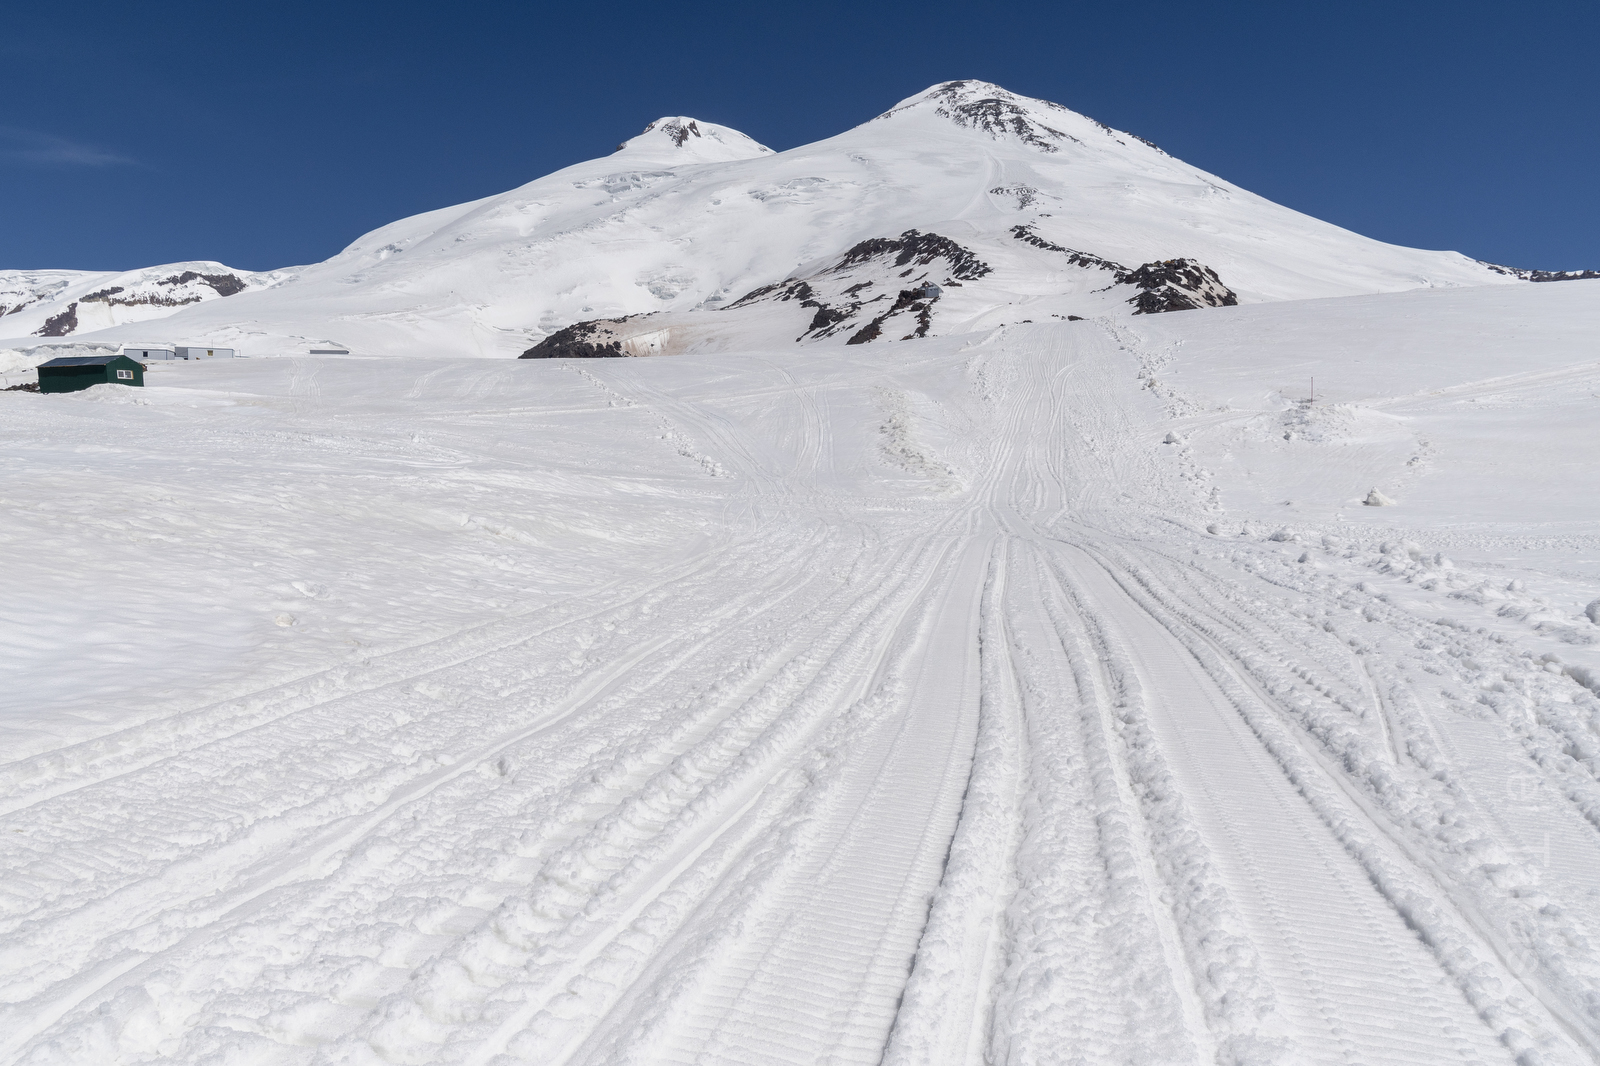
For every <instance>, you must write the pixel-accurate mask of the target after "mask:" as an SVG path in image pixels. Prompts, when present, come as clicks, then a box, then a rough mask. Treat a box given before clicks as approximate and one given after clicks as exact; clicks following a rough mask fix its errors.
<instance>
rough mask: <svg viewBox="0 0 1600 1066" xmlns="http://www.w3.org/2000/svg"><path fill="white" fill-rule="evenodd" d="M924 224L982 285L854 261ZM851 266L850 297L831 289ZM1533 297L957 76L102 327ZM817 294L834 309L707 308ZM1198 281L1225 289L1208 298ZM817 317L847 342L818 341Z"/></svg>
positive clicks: (199, 332) (794, 302)
mask: <svg viewBox="0 0 1600 1066" xmlns="http://www.w3.org/2000/svg"><path fill="white" fill-rule="evenodd" d="M913 231H915V234H914V235H915V236H918V237H923V238H928V237H937V238H940V239H942V240H944V241H946V242H949V243H950V244H952V245H954V246H957V247H958V248H959V249H960V250H961V251H960V253H959V254H960V255H963V256H966V257H969V258H970V259H971V260H972V261H973V262H977V263H981V264H982V265H983V267H984V270H983V271H982V272H981V274H979V275H978V276H977V277H965V278H964V277H963V276H961V275H959V274H954V273H952V265H951V263H950V262H949V261H947V260H945V259H938V260H937V261H934V260H928V261H923V260H921V259H919V260H918V262H916V263H913V264H910V265H912V266H913V267H917V268H919V269H918V270H916V271H913V275H908V276H905V277H902V274H903V272H904V270H905V267H906V265H907V264H905V263H900V262H899V256H898V254H894V255H890V256H888V257H886V258H884V257H880V259H881V261H878V262H865V261H860V257H858V261H856V262H849V260H850V259H851V256H852V253H853V252H855V251H856V250H858V249H860V248H861V247H862V246H863V242H875V241H876V242H885V241H903V240H907V239H912V238H909V237H908V236H907V235H908V234H912V233H913ZM866 258H871V256H867V257H866ZM1178 260H1182V261H1184V262H1175V261H1178ZM1141 271H1142V272H1141ZM846 273H848V274H849V275H850V277H849V283H848V284H839V285H835V286H833V287H832V288H830V287H829V283H830V282H831V281H843V280H844V275H845V274H846ZM1174 279H1176V281H1175V280H1174ZM1184 279H1188V280H1187V281H1185V280H1184ZM1518 280H1520V279H1519V278H1518V277H1517V276H1516V275H1515V274H1514V273H1508V272H1505V271H1503V270H1499V271H1497V270H1496V269H1494V268H1491V267H1489V266H1488V265H1486V264H1483V263H1478V262H1475V261H1473V260H1470V259H1467V258H1466V257H1464V256H1461V255H1459V254H1457V253H1453V252H1430V251H1419V250H1416V249H1410V248H1400V247H1395V246H1393V245H1386V244H1382V243H1379V242H1377V241H1373V240H1370V239H1367V238H1365V237H1362V236H1359V235H1357V234H1354V233H1351V232H1349V231H1346V230H1343V229H1340V228H1338V227H1336V226H1331V225H1328V224H1326V223H1323V222H1319V221H1317V220H1316V219H1313V218H1309V217H1307V216H1305V215H1302V214H1299V213H1297V212H1295V211H1291V210H1288V209H1287V208H1284V207H1280V206H1278V205H1276V204H1273V203H1271V202H1269V201H1267V200H1264V199H1262V198H1261V197H1259V196H1255V195H1254V194H1252V193H1249V192H1247V191H1245V190H1243V189H1240V188H1238V187H1236V186H1234V185H1232V184H1230V183H1228V182H1227V181H1225V180H1223V179H1221V178H1218V177H1215V176H1213V175H1210V174H1207V173H1205V172H1203V171H1201V170H1198V169H1196V168H1194V167H1192V166H1189V165H1188V164H1186V163H1183V162H1182V161H1180V160H1177V159H1174V158H1172V157H1171V156H1169V155H1167V154H1166V153H1164V152H1162V151H1161V150H1160V149H1159V148H1157V147H1155V146H1153V145H1150V144H1148V143H1146V142H1144V141H1142V140H1140V139H1139V138H1137V137H1134V136H1132V135H1129V134H1126V133H1121V132H1118V131H1116V130H1113V129H1110V128H1108V127H1106V126H1104V125H1102V124H1100V123H1098V122H1095V121H1094V120H1092V119H1089V118H1086V117H1085V116H1083V115H1079V114H1077V113H1075V112H1072V111H1070V110H1068V109H1066V108H1064V107H1061V106H1059V105H1056V104H1052V103H1048V102H1045V101H1040V100H1033V99H1028V98H1025V97H1019V96H1016V95H1014V94H1012V93H1009V92H1007V91H1005V90H1004V89H1001V88H999V87H997V86H994V85H989V84H986V83H983V82H974V81H962V82H949V83H946V84H943V85H938V86H935V87H933V88H931V89H929V90H927V91H926V92H924V93H921V94H919V95H917V96H915V97H912V98H910V99H908V100H906V101H903V102H902V103H900V104H899V105H897V106H895V107H894V108H891V109H890V110H889V111H888V112H886V113H885V114H883V115H881V116H879V117H878V118H876V119H874V120H872V121H870V122H867V123H865V124H863V125H861V126H858V127H856V128H855V129H852V130H850V131H848V132H846V133H843V134H840V135H839V136H836V137H832V138H829V139H827V140H824V141H819V142H817V143H815V144H809V145H804V146H802V147H799V148H795V149H792V150H790V151H786V152H777V153H775V152H772V151H771V150H769V149H767V148H764V147H763V146H761V145H759V144H757V143H755V142H754V141H752V140H750V139H749V138H748V137H745V136H744V135H742V134H739V133H737V132H735V131H733V130H729V129H726V128H724V127H720V126H716V125H713V124H710V123H705V122H698V121H696V120H693V119H690V118H687V117H676V118H665V119H661V120H660V121H658V122H656V123H653V124H652V125H651V127H650V128H649V129H647V130H646V131H645V133H643V134H641V135H640V136H638V137H635V138H633V139H632V140H629V141H627V142H625V143H624V144H623V145H622V146H621V147H620V148H619V150H618V151H617V152H616V153H615V154H614V155H611V156H608V157H606V158H604V159H596V160H591V161H589V162H586V163H580V164H577V165H575V166H571V167H568V168H566V169H564V170H561V171H558V172H556V173H554V174H551V175H549V176H547V177H544V178H540V179H539V180H537V181H533V182H530V183H528V184H527V185H524V186H522V187H520V188H518V189H514V190H512V191H510V192H507V193H503V194H501V195H498V196H491V197H487V198H485V199H482V200H478V201H475V202H473V203H469V204H462V205H458V206H455V207H450V208H444V209H441V210H438V211H432V212H429V213H427V214H423V215H418V216H416V217H414V218H409V219H404V220H402V221H399V222H395V223H393V224H391V225H388V226H385V227H383V228H382V229H379V230H376V231H374V232H372V233H369V234H367V235H366V236H364V237H362V238H361V239H360V240H358V241H356V242H355V243H354V244H352V245H351V246H350V247H349V248H347V249H345V250H344V251H343V252H341V253H340V254H339V255H337V256H335V257H333V258H332V259H330V260H328V261H327V262H325V263H320V264H316V265H314V266H310V267H305V268H297V269H296V270H295V272H294V276H293V277H290V278H285V279H284V280H283V281H282V283H281V284H276V285H274V286H272V287H271V288H270V289H267V290H265V291H252V292H244V293H241V294H240V295H239V296H236V297H233V298H230V299H229V300H227V301H221V302H215V301H214V302H208V303H206V304H203V305H200V306H193V307H184V308H182V309H180V310H179V311H178V312H177V313H176V314H173V315H172V316H170V317H169V318H167V319H166V320H165V321H164V322H162V323H160V324H159V325H156V324H153V323H141V324H140V325H139V326H138V327H128V326H121V327H117V328H114V329H111V330H108V331H102V333H103V338H104V339H112V340H115V339H135V334H137V337H138V339H146V338H148V339H153V340H159V339H166V340H171V341H175V342H182V341H186V340H198V339H204V340H206V341H212V342H216V343H219V344H229V345H232V346H234V347H237V348H239V349H241V350H242V351H243V352H245V353H247V354H273V353H282V352H292V351H302V350H304V349H305V348H306V347H307V346H308V345H309V346H311V347H329V346H336V347H345V348H350V349H353V350H356V351H360V352H368V353H374V354H398V355H447V354H448V355H487V356H493V355H501V356H506V355H516V354H519V353H521V352H522V351H524V350H526V349H528V348H529V347H531V346H532V345H534V344H535V343H536V342H539V341H541V340H543V339H545V338H547V337H549V336H550V335H552V334H554V333H555V332H557V331H559V330H562V329H564V328H566V327H569V326H572V325H573V324H575V323H578V322H583V321H588V320H594V319H615V318H620V317H623V316H630V315H642V314H648V313H652V312H671V313H672V314H673V317H672V318H670V319H668V320H666V321H664V322H660V323H651V324H649V325H648V327H640V326H638V325H637V324H635V325H633V326H630V327H629V332H630V333H631V332H635V331H639V330H641V329H642V330H643V332H645V333H651V334H656V335H657V336H655V337H654V338H653V339H646V340H645V341H641V342H638V343H637V344H634V345H633V348H636V349H638V350H641V351H663V350H683V349H684V348H686V347H694V346H696V345H705V344H711V345H724V346H726V345H748V344H749V343H752V342H754V341H761V342H764V343H776V342H778V341H779V340H782V341H783V342H784V343H792V342H793V341H794V340H795V338H797V337H803V338H804V342H805V343H817V342H821V343H840V344H842V343H845V342H846V341H847V340H849V339H851V338H853V337H855V336H857V335H858V334H859V333H860V332H861V331H862V330H863V329H867V328H868V327H869V326H870V325H871V324H872V323H873V322H874V321H875V320H877V319H878V318H879V317H880V316H881V315H885V314H889V312H890V309H891V308H892V307H893V305H894V304H895V303H896V302H897V301H899V300H901V293H902V292H903V291H909V290H910V286H911V285H913V284H918V285H920V284H926V283H928V282H931V283H934V284H936V285H939V286H941V293H940V294H939V298H938V299H937V301H934V302H931V303H930V302H928V301H926V300H924V301H923V306H922V307H921V308H920V309H916V308H912V307H911V304H912V303H914V302H916V300H915V299H914V298H912V299H907V300H906V301H905V302H904V303H902V304H901V307H900V308H899V309H898V310H895V311H893V313H892V314H891V315H890V318H891V319H893V320H892V321H889V320H886V321H882V322H879V324H878V333H877V334H876V336H877V337H878V338H880V339H881V340H883V341H885V342H889V341H893V340H897V339H899V338H900V337H903V336H924V337H925V336H939V335H948V334H951V333H956V332H961V331H964V330H970V329H975V328H983V327H986V326H989V325H995V324H999V323H1002V322H1017V321H1023V320H1029V319H1032V320H1043V319H1046V318H1049V317H1051V316H1057V317H1065V316H1067V315H1077V316H1086V315H1092V314H1100V313H1107V312H1116V313H1128V314H1131V313H1133V312H1134V311H1135V310H1137V309H1139V303H1138V301H1139V299H1140V298H1141V297H1144V298H1145V299H1146V303H1147V304H1148V303H1149V302H1150V301H1154V302H1155V303H1156V304H1163V303H1165V304H1168V305H1170V304H1171V299H1170V297H1172V295H1173V294H1177V295H1178V297H1180V299H1179V300H1178V304H1177V305H1179V306H1182V305H1185V304H1186V302H1197V303H1198V305H1202V306H1204V305H1214V304H1217V303H1227V302H1231V301H1232V300H1233V299H1235V298H1236V299H1237V300H1238V301H1239V302H1241V303H1245V304H1249V303H1259V302H1263V301H1272V300H1289V299H1304V298H1308V297H1324V296H1342V295H1352V294H1358V293H1375V292H1393V291H1399V290H1404V289H1413V288H1424V287H1449V286H1460V285H1485V284H1495V283H1515V282H1517V281H1518ZM802 281H808V282H809V284H810V285H811V287H812V289H813V290H817V291H819V292H821V293H822V296H821V297H820V298H816V299H813V301H812V303H811V304H809V305H807V304H806V296H804V295H802V296H799V297H796V298H792V299H789V300H784V299H782V297H781V294H780V296H779V297H777V298H775V299H773V300H768V301H765V302H762V301H761V300H759V299H757V300H754V301H752V302H750V303H746V304H745V305H744V308H743V310H742V311H738V312H728V313H727V317H725V318H718V317H716V316H707V315H705V314H693V315H689V313H691V312H705V311H709V310H715V309H720V308H726V307H729V306H731V305H733V304H735V303H736V302H738V301H740V300H741V298H743V297H746V296H747V295H748V294H750V293H752V292H753V291H754V290H758V289H762V288H764V287H767V286H778V287H779V289H780V290H781V289H783V288H784V287H785V286H784V283H786V282H788V283H790V285H791V286H792V285H793V283H796V282H802ZM946 281H955V282H958V285H956V286H954V287H951V286H946V285H945V282H946ZM863 282H871V286H870V287H862V284H863ZM902 282H904V284H901V283H902ZM850 285H856V286H858V288H857V289H856V290H855V291H854V292H852V293H846V292H845V291H844V290H845V289H847V288H849V286H850ZM1174 286H1176V287H1174ZM1196 286H1198V287H1199V289H1202V290H1204V292H1205V293H1206V294H1207V295H1206V297H1205V298H1202V299H1199V300H1198V301H1194V300H1192V299H1191V297H1192V295H1193V291H1194V289H1195V287H1196ZM1153 290H1154V295H1148V294H1150V293H1151V292H1152V291H1153ZM774 291H777V290H774ZM59 302H60V301H59V300H57V301H56V304H53V305H52V306H58V305H59ZM852 305H856V306H854V307H852ZM79 306H80V314H82V313H83V311H82V308H83V306H84V305H83V304H81V303H80V305H79ZM752 307H753V309H752ZM824 307H826V313H825V314H824V315H823V317H824V319H827V320H829V321H827V322H825V323H824V325H827V326H829V327H831V328H828V329H817V328H812V323H813V322H814V321H815V320H816V318H817V315H818V313H819V311H821V310H822V309H823V308H824ZM1147 309H1148V308H1147ZM923 312H926V313H927V314H926V318H927V320H928V321H927V325H926V326H925V327H924V328H921V329H920V331H919V327H922V326H923V323H922V321H921V319H922V317H923ZM686 315H687V316H688V317H685V316H686ZM902 318H904V319H905V322H902V321H900V319H902ZM0 321H3V320H0ZM26 322H27V325H28V326H29V331H30V332H31V331H32V330H34V329H37V328H38V327H37V326H36V325H35V324H34V322H33V319H31V318H30V319H27V320H26ZM902 326H904V328H901V327H902ZM663 330H672V331H675V332H672V333H664V332H662V331H663ZM80 332H82V331H81V330H80ZM664 337H665V338H668V340H667V342H663V341H662V338H664ZM97 339H101V338H98V337H97Z"/></svg>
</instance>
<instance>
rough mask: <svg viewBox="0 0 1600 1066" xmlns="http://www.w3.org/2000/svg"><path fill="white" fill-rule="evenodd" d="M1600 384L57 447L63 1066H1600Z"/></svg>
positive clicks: (827, 406)
mask: <svg viewBox="0 0 1600 1066" xmlns="http://www.w3.org/2000/svg"><path fill="white" fill-rule="evenodd" d="M897 254H898V253H897ZM244 298H245V297H230V300H231V299H244ZM790 303H791V304H792V303H793V301H791V302H790ZM1597 331H1600V281H1575V282H1572V283H1569V284H1561V285H1505V286H1501V287H1498V288H1494V289H1483V288H1480V289H1470V290H1468V289H1458V290H1452V291H1413V292H1403V293H1391V294H1382V295H1376V296H1357V297H1347V298H1338V299H1325V300H1312V301H1295V302H1281V303H1276V304H1258V305H1255V306H1239V307H1222V308H1214V309H1211V310H1206V311H1198V312H1186V313H1180V314H1166V315H1156V316H1139V317H1129V316H1125V315H1106V316H1103V317H1100V318H1098V319H1094V320H1089V321H1081V322H1072V323H1064V322H1050V323H1044V322H1035V323H1033V324H1016V325H1008V326H1004V327H997V328H994V329H990V330H984V331H981V332H978V333H974V334H967V335H962V336H956V337H936V336H935V337H929V338H927V339H924V340H921V341H918V342H916V343H907V344H898V343H891V344H883V345H879V346H877V347H873V348H871V349H869V350H870V351H871V352H872V353H873V357H872V358H870V359H864V358H862V357H861V349H860V348H859V347H857V348H851V347H844V346H843V345H842V342H840V343H839V344H837V345H835V344H830V343H826V342H824V343H820V344H814V345H809V346H796V345H795V344H794V343H793V341H792V339H790V338H784V339H783V340H782V342H781V343H780V344H778V345H776V346H774V347H772V348H769V349H765V350H742V351H730V352H722V353H705V352H702V353H691V354H686V355H683V356H680V357H677V358H670V359H607V360H590V361H584V362H579V361H575V360H554V361H509V360H495V361H488V360H473V359H416V358H391V359H372V358H307V357H304V356H301V357H297V358H292V359H272V360H264V359H259V360H235V361H227V362H217V363H187V364H170V363H168V364H156V365H154V366H153V367H152V369H151V371H150V374H149V377H148V378H147V381H148V385H147V387H145V388H143V389H132V388H124V387H121V386H116V385H101V386H97V387H96V388H94V389H91V390H88V391H87V392H84V393H76V394H68V395H64V396H52V395H32V394H24V393H16V392H7V393H0V463H3V464H4V466H3V470H4V483H3V484H4V503H5V506H4V507H0V545H3V546H4V548H5V550H6V551H7V553H8V556H9V558H10V559H11V560H12V565H11V567H10V568H9V570H8V572H7V575H6V580H4V581H3V582H0V647H4V649H5V654H4V655H0V1062H5V1063H7V1064H11V1063H16V1064H18V1066H81V1064H85V1063H94V1064H105V1066H135V1064H151V1063H173V1064H180V1066H191V1064H192V1066H201V1064H213V1063H219V1064H220V1063H254V1064H260V1066H333V1064H368V1063H371V1064H383V1063H404V1064H412V1066H420V1064H427V1063H439V1064H455V1066H462V1064H473V1066H512V1064H516V1063H528V1064H537V1066H549V1064H564V1066H611V1064H619V1063H628V1064H640V1066H643V1064H650V1066H658V1064H674V1066H687V1064H707V1066H735V1064H751V1063H762V1064H765V1063H833V1064H840V1066H879V1064H887V1066H990V1064H993V1066H1047V1064H1054V1063H1064V1062H1065V1063H1084V1064H1091V1066H1127V1064H1129V1063H1137V1064H1148V1066H1156V1064H1161V1066H1168V1064H1170V1066H1268V1064H1273V1066H1349V1064H1352V1063H1363V1064H1365V1063H1372V1064H1382V1066H1459V1064H1463V1063H1473V1064H1480V1066H1530V1064H1539V1066H1593V1064H1594V1063H1595V1062H1596V1060H1597V1056H1600V519H1597V513H1596V510H1595V507H1594V501H1595V499H1596V498H1600V468H1597V466H1596V464H1595V463H1594V461H1593V455H1594V452H1595V449H1594V443H1593V437H1594V427H1595V426H1596V425H1597V424H1600V353H1597V352H1596V350H1595V347H1594V337H1595V336H1596V335H1597ZM874 343H876V342H874ZM1313 375H1314V376H1315V377H1316V380H1317V390H1318V396H1319V398H1318V401H1317V402H1316V403H1315V404H1312V403H1309V402H1306V400H1307V397H1306V394H1305V388H1306V386H1308V385H1309V378H1310V377H1311V376H1313ZM1373 487H1377V488H1379V489H1381V490H1383V491H1384V492H1385V493H1386V494H1388V495H1389V496H1390V497H1391V498H1393V499H1394V500H1396V501H1397V502H1396V503H1395V504H1394V505H1393V506H1383V507H1376V506H1365V505H1363V503H1362V502H1361V500H1362V498H1363V495H1364V494H1366V493H1367V492H1368V491H1369V490H1370V489H1371V488H1373Z"/></svg>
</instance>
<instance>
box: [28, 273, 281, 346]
mask: <svg viewBox="0 0 1600 1066" xmlns="http://www.w3.org/2000/svg"><path fill="white" fill-rule="evenodd" d="M292 276H293V275H292V273H291V272H289V271H282V270H275V271H269V272H266V273H250V272H248V271H240V270H234V269H233V268H231V267H226V266H223V265H222V264H221V263H209V262H199V263H167V264H165V265H163V266H154V267H143V268H141V269H139V270H129V271H125V272H122V273H118V272H116V271H89V270H13V271H3V272H0V342H3V341H10V342H12V343H13V344H15V345H20V344H25V343H28V342H32V343H39V342H38V341H33V340H32V339H33V338H35V337H42V338H52V337H73V338H77V337H79V336H81V335H83V334H87V333H94V332H97V331H100V330H104V329H109V328H111V327H114V326H121V325H126V324H130V323H144V322H151V321H155V320H157V319H162V318H166V317H167V316H169V315H172V314H174V313H176V312H177V311H179V310H181V309H183V308H185V307H192V306H194V305H195V304H199V303H204V302H206V301H209V300H217V299H221V298H222V297H225V296H234V295H237V294H239V293H243V292H252V291H258V290H261V289H267V288H271V287H272V286H274V285H279V284H282V283H283V282H284V281H286V280H288V279H289V278H291V277H292Z"/></svg>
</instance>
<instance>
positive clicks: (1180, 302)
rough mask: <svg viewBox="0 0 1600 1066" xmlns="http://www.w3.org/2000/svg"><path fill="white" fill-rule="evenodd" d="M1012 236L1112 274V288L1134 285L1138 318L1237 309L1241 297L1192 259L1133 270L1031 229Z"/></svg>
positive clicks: (1020, 228)
mask: <svg viewBox="0 0 1600 1066" xmlns="http://www.w3.org/2000/svg"><path fill="white" fill-rule="evenodd" d="M1011 235H1012V236H1013V237H1015V238H1016V239H1017V240H1019V241H1023V242H1025V243H1027V244H1031V245H1033V246H1034V247H1035V248H1042V249H1044V250H1045V251H1049V252H1058V253H1061V254H1063V255H1065V256H1066V257H1067V261H1068V262H1069V263H1071V264H1073V265H1074V266H1080V267H1086V268H1092V269H1096V270H1108V271H1111V274H1112V282H1111V286H1116V285H1131V286H1133V287H1134V288H1136V289H1139V290H1140V291H1139V292H1138V293H1136V294H1135V295H1133V296H1131V297H1129V298H1128V300H1127V303H1129V304H1131V305H1133V308H1134V311H1133V313H1134V314H1136V315H1155V314H1162V313H1164V312H1167V311H1193V310H1196V309H1198V308H1201V307H1235V306H1237V305H1238V303H1239V297H1238V295H1237V294H1235V293H1234V291H1233V290H1232V289H1230V288H1228V286H1226V285H1224V284H1223V282H1222V278H1220V277H1219V276H1218V275H1217V272H1216V271H1215V270H1212V269H1211V268H1210V267H1208V266H1206V265H1205V264H1204V263H1200V262H1197V261H1195V260H1193V259H1162V260H1158V261H1156V262H1153V263H1144V264H1142V265H1140V266H1138V267H1135V268H1133V269H1131V270H1130V269H1129V268H1128V267H1125V266H1123V265H1122V264H1121V263H1114V262H1112V261H1111V260H1109V259H1102V258H1100V257H1099V256H1097V255H1094V254H1093V253H1090V252H1080V251H1077V250H1076V249H1073V248H1065V247H1063V246H1061V245H1059V244H1056V243H1055V242H1053V241H1047V240H1045V239H1044V238H1043V237H1041V236H1039V235H1038V234H1037V233H1035V232H1033V227H1032V225H1026V226H1012V227H1011ZM1111 286H1108V288H1109V287H1111Z"/></svg>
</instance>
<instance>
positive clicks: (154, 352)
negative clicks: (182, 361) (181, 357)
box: [122, 344, 178, 362]
mask: <svg viewBox="0 0 1600 1066" xmlns="http://www.w3.org/2000/svg"><path fill="white" fill-rule="evenodd" d="M122 354H123V355H125V356H127V357H128V358H129V359H137V360H139V361H140V362H143V361H144V360H146V359H176V358H177V357H178V356H177V350H176V349H174V348H173V347H172V345H170V344H124V345H123V346H122Z"/></svg>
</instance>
